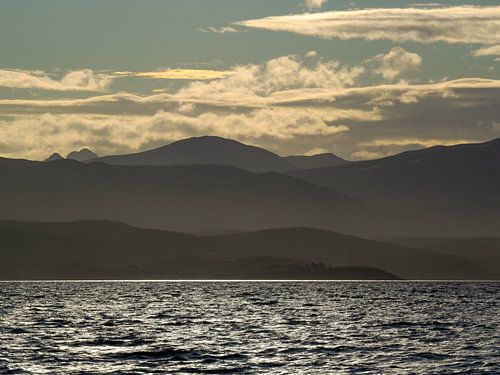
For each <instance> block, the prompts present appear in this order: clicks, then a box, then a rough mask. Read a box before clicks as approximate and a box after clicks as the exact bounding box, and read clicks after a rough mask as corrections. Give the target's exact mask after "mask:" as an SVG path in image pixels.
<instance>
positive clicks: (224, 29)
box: [198, 26, 240, 34]
mask: <svg viewBox="0 0 500 375" xmlns="http://www.w3.org/2000/svg"><path fill="white" fill-rule="evenodd" d="M198 31H201V32H202V33H215V34H227V33H237V32H239V31H240V30H238V29H236V28H234V27H231V26H224V27H212V26H210V27H200V28H198Z"/></svg>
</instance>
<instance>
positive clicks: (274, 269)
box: [0, 221, 488, 280]
mask: <svg viewBox="0 0 500 375" xmlns="http://www.w3.org/2000/svg"><path fill="white" fill-rule="evenodd" d="M0 249H1V251H0V279H4V280H5V279H204V278H223V279H227V278H233V279H374V280H375V279H397V278H398V276H402V277H405V278H424V279H436V278H481V277H486V276H488V275H487V274H485V273H484V271H483V270H482V269H481V267H479V266H477V265H476V264H475V263H474V262H471V261H470V260H468V259H466V258H465V257H457V256H450V255H443V254H438V253H436V252H432V251H428V250H422V249H415V248H409V247H405V246H401V245H395V244H389V243H384V242H380V241H369V240H363V239H360V238H355V237H351V236H345V235H340V234H336V233H332V232H327V231H320V230H314V229H308V228H288V229H271V230H266V231H258V232H253V233H241V234H234V235H227V236H207V237H199V236H193V235H189V234H183V233H176V232H169V231H158V230H149V229H140V228H134V227H131V226H128V225H125V224H120V223H115V222H109V221H78V222H71V223H33V222H14V221H0ZM396 275H398V276H396Z"/></svg>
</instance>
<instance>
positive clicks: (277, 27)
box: [236, 5, 500, 44]
mask: <svg viewBox="0 0 500 375" xmlns="http://www.w3.org/2000/svg"><path fill="white" fill-rule="evenodd" d="M236 25H238V26H245V27H251V28H258V29H265V30H272V31H288V32H292V33H296V34H301V35H309V36H316V37H321V38H326V39H334V38H339V39H344V40H347V39H358V38H361V39H365V40H391V41H394V42H398V43H400V42H407V41H412V42H418V43H436V42H445V43H453V44H454V43H479V44H498V43H500V6H490V7H486V6H484V7H481V6H466V5H464V6H454V7H442V8H439V7H436V8H434V7H431V8H415V7H413V8H385V9H384V8H376V9H362V10H347V11H333V12H323V13H306V14H298V15H286V16H273V17H265V18H259V19H253V20H246V21H240V22H237V23H236Z"/></svg>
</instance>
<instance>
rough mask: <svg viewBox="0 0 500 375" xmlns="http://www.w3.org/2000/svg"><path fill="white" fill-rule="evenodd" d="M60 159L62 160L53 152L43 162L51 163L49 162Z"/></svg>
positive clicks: (59, 155)
mask: <svg viewBox="0 0 500 375" xmlns="http://www.w3.org/2000/svg"><path fill="white" fill-rule="evenodd" d="M61 159H64V158H63V157H62V156H61V154H59V153H57V152H54V153H53V154H52V155H50V156H49V157H48V158H47V159H45V160H44V161H45V162H51V161H54V160H61Z"/></svg>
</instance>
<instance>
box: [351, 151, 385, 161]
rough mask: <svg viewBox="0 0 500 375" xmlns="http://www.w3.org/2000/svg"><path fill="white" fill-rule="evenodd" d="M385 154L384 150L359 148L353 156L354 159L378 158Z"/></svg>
mask: <svg viewBox="0 0 500 375" xmlns="http://www.w3.org/2000/svg"><path fill="white" fill-rule="evenodd" d="M384 156H385V154H384V153H383V152H374V151H366V150H359V151H356V152H353V153H352V154H351V158H352V159H354V160H370V159H378V158H383V157H384Z"/></svg>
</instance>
